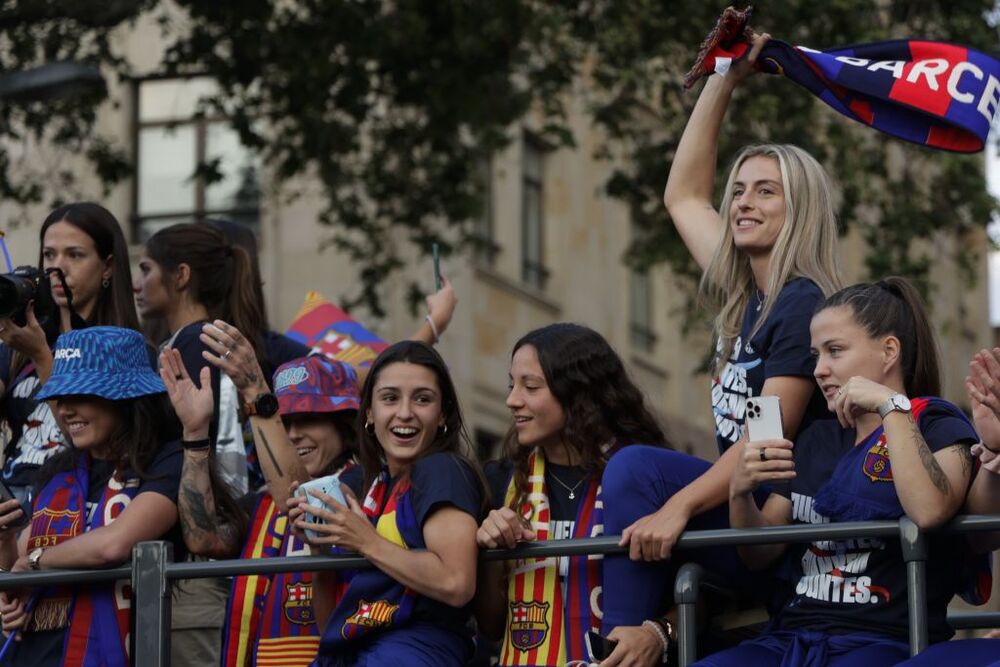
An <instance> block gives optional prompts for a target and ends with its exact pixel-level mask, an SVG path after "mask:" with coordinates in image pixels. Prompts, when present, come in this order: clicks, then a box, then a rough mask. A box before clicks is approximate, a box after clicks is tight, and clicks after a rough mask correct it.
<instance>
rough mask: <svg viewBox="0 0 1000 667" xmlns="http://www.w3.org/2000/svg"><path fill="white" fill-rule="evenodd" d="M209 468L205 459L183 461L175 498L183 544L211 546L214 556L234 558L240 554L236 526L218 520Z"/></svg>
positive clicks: (220, 518) (219, 518) (220, 519)
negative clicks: (221, 554)
mask: <svg viewBox="0 0 1000 667" xmlns="http://www.w3.org/2000/svg"><path fill="white" fill-rule="evenodd" d="M208 466H209V462H208V459H207V458H206V459H203V460H189V459H185V461H184V467H183V468H182V472H181V484H180V489H179V493H178V497H177V508H178V513H179V515H180V523H181V533H182V534H183V535H184V537H185V541H188V542H196V543H199V544H202V545H209V544H211V545H212V547H211V550H212V551H214V552H216V553H219V552H225V553H227V554H233V553H236V552H238V551H239V547H240V545H239V535H238V534H237V530H236V526H234V525H233V524H232V523H231V522H228V521H223V520H222V517H220V516H217V512H216V508H215V497H214V496H213V495H212V488H211V482H210V481H209V474H208ZM205 548H206V549H208V548H209V547H207V546H206V547H205Z"/></svg>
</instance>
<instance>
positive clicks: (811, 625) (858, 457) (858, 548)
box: [697, 278, 979, 667]
mask: <svg viewBox="0 0 1000 667" xmlns="http://www.w3.org/2000/svg"><path fill="white" fill-rule="evenodd" d="M810 328H811V336H812V347H813V350H814V351H815V352H816V354H817V362H816V370H815V379H816V383H817V385H818V386H819V388H820V390H821V391H822V392H823V395H824V397H825V398H826V400H827V405H828V407H829V410H830V412H831V413H833V415H832V416H831V417H830V418H829V419H826V420H822V421H817V422H814V423H813V424H812V425H810V426H809V427H808V428H806V429H805V430H803V431H802V432H801V433H800V434H799V435H798V437H797V438H796V439H795V445H794V447H793V445H792V443H791V442H790V441H788V440H764V441H751V442H749V443H747V445H746V449H745V452H744V454H743V456H741V457H740V459H739V461H738V464H737V468H736V472H735V474H734V475H733V480H732V484H731V487H730V500H729V513H730V522H731V523H732V525H733V526H735V527H739V528H750V527H759V526H775V525H784V524H788V523H803V524H825V523H828V522H837V521H861V520H891V519H898V518H900V517H902V516H903V515H906V516H908V517H909V518H910V519H912V520H913V522H914V523H916V524H917V526H919V527H920V528H921V529H923V530H929V529H931V528H934V527H936V526H939V525H940V524H942V523H944V522H945V521H947V520H948V519H950V518H951V517H952V516H954V515H955V514H956V513H957V512H958V510H959V508H960V507H961V506H962V504H963V502H964V501H965V497H966V491H967V490H968V488H969V483H970V481H971V476H972V470H973V465H972V457H971V454H970V448H971V446H972V445H973V444H974V443H976V442H978V440H979V438H978V436H977V435H976V432H975V429H974V428H973V427H972V424H971V423H970V422H969V420H968V419H966V417H965V416H964V415H963V413H962V411H961V410H960V409H959V408H958V407H956V406H955V405H952V404H951V403H948V402H947V401H945V400H943V399H940V398H937V394H938V393H939V391H940V377H939V372H938V361H937V351H936V346H935V343H934V338H933V333H932V331H931V327H930V324H929V322H928V320H927V315H926V312H925V311H924V308H923V305H922V303H921V301H920V297H919V295H918V294H917V293H916V290H915V289H914V288H913V286H912V285H910V284H909V283H908V282H907V281H906V280H905V279H902V278H888V279H886V280H882V281H879V282H877V283H872V284H860V285H854V286H852V287H848V288H846V289H844V290H841V291H839V292H837V293H836V294H834V295H832V296H831V297H830V298H828V299H827V300H826V301H825V302H824V304H823V306H822V308H821V309H820V310H819V311H818V312H817V313H816V315H815V316H814V317H813V318H812V323H811V327H810ZM763 484H771V485H774V487H773V488H774V491H773V492H772V493H770V495H769V496H768V498H767V500H766V502H765V503H764V505H763V507H762V508H761V507H759V503H758V502H757V500H755V499H754V497H753V494H754V491H755V490H756V489H758V487H760V486H761V485H763ZM928 541H929V549H930V557H929V558H928V561H927V565H928V568H929V572H928V574H927V583H928V591H927V605H928V629H929V632H930V638H931V641H932V642H938V641H943V640H945V639H947V638H948V637H949V636H950V635H951V634H952V630H951V628H949V627H948V624H947V622H946V620H945V615H946V612H947V607H948V603H949V601H950V600H951V598H952V597H953V596H954V595H955V594H956V593H959V592H962V591H963V590H964V586H965V584H966V582H967V581H971V580H972V579H974V577H968V576H967V575H968V574H969V573H968V572H966V571H964V570H963V567H962V566H961V564H962V563H963V562H966V560H965V558H964V556H965V551H966V549H967V548H968V547H967V546H966V545H965V544H964V541H962V540H955V539H954V538H953V537H950V536H947V535H936V534H933V533H932V534H931V535H929V537H928ZM787 548H788V545H786V544H774V545H756V546H744V547H741V548H740V554H741V556H742V557H743V559H744V561H745V562H746V564H747V566H748V567H750V568H751V569H754V570H757V569H761V568H763V567H766V566H768V565H769V564H771V563H773V562H775V561H776V560H777V559H778V558H779V557H781V556H782V555H783V554H784V552H785V551H786V549H787ZM901 549H902V547H901V545H900V543H899V541H898V540H881V539H848V540H818V541H816V542H813V543H811V544H810V545H808V547H807V548H806V549H805V550H804V552H803V554H802V556H801V558H800V559H798V561H797V571H796V572H795V574H796V577H795V578H796V585H795V591H794V595H793V596H792V597H791V599H790V600H789V601H788V602H787V603H786V604H785V605H784V607H783V608H782V609H781V610H780V612H779V613H778V614H777V616H776V618H775V621H774V622H773V623H772V625H771V626H770V627H769V629H768V631H767V632H766V633H764V634H763V635H761V637H760V638H758V639H754V640H751V641H748V642H744V643H743V644H741V645H740V646H738V647H736V648H734V649H730V650H727V651H723V652H721V653H718V654H715V655H712V656H709V657H708V658H706V659H705V660H702V661H700V662H698V663H697V664H698V665H701V666H703V667H730V666H733V667H735V666H736V665H746V664H753V665H762V666H766V665H775V666H777V665H779V664H792V663H794V664H809V665H815V666H816V667H823V666H824V665H830V666H831V667H833V666H834V665H852V666H853V665H862V666H864V665H890V664H896V663H897V662H899V661H901V660H905V659H906V657H907V656H908V655H909V644H908V641H907V639H908V636H909V634H908V631H909V626H908V609H907V594H906V587H907V583H906V568H905V565H904V562H903V555H902V551H901ZM791 560H793V559H790V561H791Z"/></svg>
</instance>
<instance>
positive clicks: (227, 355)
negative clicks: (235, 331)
mask: <svg viewBox="0 0 1000 667" xmlns="http://www.w3.org/2000/svg"><path fill="white" fill-rule="evenodd" d="M232 354H233V351H232V350H226V353H225V354H224V355H222V358H223V359H226V360H228V359H229V357H231V356H232Z"/></svg>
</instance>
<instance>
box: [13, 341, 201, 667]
mask: <svg viewBox="0 0 1000 667" xmlns="http://www.w3.org/2000/svg"><path fill="white" fill-rule="evenodd" d="M38 399H39V400H47V401H51V402H52V403H53V405H54V406H55V408H54V409H55V414H56V417H57V419H58V420H59V423H60V425H61V427H62V428H63V430H64V432H65V433H66V434H67V437H68V438H69V444H70V446H69V447H68V448H66V449H65V450H63V451H62V452H60V453H58V454H56V455H55V456H53V457H52V458H51V459H50V460H49V461H47V462H46V464H45V465H44V466H43V467H42V468H41V470H40V472H39V477H38V486H37V489H38V492H37V494H36V496H35V500H34V506H33V509H34V513H33V516H32V518H31V522H30V524H29V525H28V526H27V527H26V528H25V529H24V530H22V531H21V534H20V537H16V536H15V535H16V534H15V531H13V530H8V529H7V527H8V526H11V525H12V524H11V523H10V521H9V518H11V517H13V516H16V515H17V514H18V513H19V512H20V510H15V511H14V512H12V513H8V514H4V515H2V516H0V525H2V526H4V527H5V529H4V530H2V532H0V567H3V568H4V569H11V570H12V571H14V572H21V571H33V570H47V569H90V568H94V569H97V568H107V567H113V566H116V565H120V564H122V563H124V562H126V561H127V560H128V559H129V557H130V556H131V554H132V548H133V547H134V546H135V545H136V544H137V543H139V542H142V541H144V540H156V539H163V538H164V537H166V538H167V539H172V540H173V541H174V542H175V544H176V545H177V547H176V548H177V549H178V551H179V552H181V553H182V552H183V549H182V547H183V543H182V542H181V540H180V535H179V531H177V529H176V524H177V489H178V481H179V479H180V472H181V446H180V443H179V442H176V441H173V442H164V441H163V440H162V437H161V436H162V429H163V423H164V422H165V420H166V419H167V418H168V414H169V405H168V403H167V400H166V396H165V394H164V386H163V382H162V381H161V380H160V378H159V377H157V376H156V374H155V373H154V372H153V370H152V369H151V368H150V366H149V356H148V351H147V346H146V343H145V341H144V339H143V337H142V334H140V333H139V332H138V331H135V330H131V329H121V328H117V327H91V328H88V329H82V330H76V331H70V332H68V333H65V334H62V335H61V336H60V337H59V339H58V341H57V343H56V347H55V364H54V367H53V371H52V374H51V376H50V377H49V379H48V381H47V382H46V383H45V386H44V387H43V388H42V391H41V392H39V394H38ZM126 584H127V582H119V583H102V584H81V585H77V586H59V587H55V588H43V589H36V590H22V591H5V592H3V593H2V594H0V614H2V616H3V628H4V630H5V631H7V632H20V633H21V641H19V642H15V643H14V645H13V648H12V649H11V651H10V653H9V654H8V656H7V657H6V658H5V661H4V662H2V663H0V664H3V665H24V666H26V667H27V666H29V665H30V666H31V667H50V666H51V667H54V666H56V665H62V666H63V667H78V666H79V667H83V666H85V665H92V664H102V665H108V666H109V667H126V665H128V664H129V658H128V645H129V639H128V638H129V633H130V632H131V609H130V603H129V596H128V595H127V594H124V592H123V588H124V586H125V585H126Z"/></svg>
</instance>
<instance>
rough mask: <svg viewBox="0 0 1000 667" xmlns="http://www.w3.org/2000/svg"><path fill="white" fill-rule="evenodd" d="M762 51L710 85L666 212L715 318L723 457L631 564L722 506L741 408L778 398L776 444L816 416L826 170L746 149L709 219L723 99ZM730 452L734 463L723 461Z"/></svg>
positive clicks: (648, 524)
mask: <svg viewBox="0 0 1000 667" xmlns="http://www.w3.org/2000/svg"><path fill="white" fill-rule="evenodd" d="M765 42H766V37H764V38H757V39H756V40H755V44H754V47H753V49H752V50H751V52H750V54H749V55H748V56H747V58H745V59H744V60H742V61H740V62H738V63H735V64H734V66H733V67H732V69H730V71H729V72H728V73H727V74H726V75H725V76H722V75H714V76H711V77H709V78H708V82H707V83H706V84H705V88H704V90H703V91H702V93H701V96H700V97H699V99H698V103H697V105H696V106H695V108H694V111H693V112H692V114H691V119H690V120H689V121H688V125H687V128H685V130H684V135H683V136H682V137H681V140H680V143H679V144H678V146H677V151H676V153H675V155H674V159H673V163H672V165H671V168H670V176H669V178H668V180H667V187H666V192H665V193H664V196H663V201H664V204H665V205H666V207H667V210H668V211H669V213H670V217H671V218H672V219H673V221H674V225H676V227H677V231H678V233H679V234H680V237H681V239H683V241H684V243H685V245H687V247H688V250H690V251H691V254H692V255H693V256H694V260H695V261H696V262H697V263H698V265H699V266H700V267H701V269H702V271H703V274H702V279H701V294H702V296H703V297H705V299H706V300H707V301H708V302H710V303H712V305H713V307H714V308H715V309H716V313H717V314H716V318H715V335H716V339H717V341H718V350H717V354H716V358H715V362H714V365H713V369H712V371H713V372H712V411H713V413H714V415H715V424H716V439H717V441H718V445H719V452H720V454H721V455H722V456H721V457H720V459H719V460H718V462H717V463H716V465H714V466H713V467H712V468H711V470H710V471H708V473H707V474H705V475H703V476H702V477H701V478H700V479H698V481H697V482H695V483H694V484H691V485H689V486H688V487H687V488H684V489H682V490H681V491H679V492H678V493H676V494H674V495H672V496H669V497H668V498H664V499H663V500H664V501H665V504H664V505H663V506H662V508H660V509H659V511H656V512H655V513H653V514H651V515H649V516H646V517H643V518H641V519H639V520H638V521H636V522H635V524H633V525H632V526H630V527H629V528H628V530H626V532H625V541H626V542H633V543H634V544H635V545H636V546H635V548H633V550H632V555H633V557H639V556H642V557H643V558H647V559H648V558H663V557H665V556H666V555H667V554H668V553H669V552H670V549H671V547H672V546H673V543H674V541H675V540H676V539H677V537H678V536H679V535H680V533H681V532H682V531H683V530H684V527H685V526H686V525H687V522H688V520H689V519H690V518H691V517H693V516H696V515H698V514H700V513H701V512H704V511H706V510H708V509H711V508H713V507H717V506H719V505H721V504H722V503H724V502H725V500H726V490H727V488H728V483H729V478H730V476H731V474H732V471H733V468H734V466H735V460H736V458H737V457H738V456H739V452H740V451H742V444H739V445H737V446H736V447H732V446H733V445H734V444H737V443H738V442H739V441H740V438H741V436H742V432H743V419H744V411H745V406H746V400H747V398H749V397H751V396H761V395H774V396H779V397H780V398H781V406H782V410H781V412H782V420H783V425H784V433H785V435H786V436H788V437H793V436H794V435H795V433H796V432H797V431H798V430H799V429H801V428H804V427H805V426H807V425H808V424H809V422H810V421H812V420H813V419H816V418H820V417H822V416H823V410H824V408H823V402H822V397H821V396H819V395H818V393H817V392H816V387H815V385H814V383H813V382H812V379H811V375H812V367H813V361H812V357H811V356H810V354H809V331H808V326H809V318H810V317H811V316H812V313H813V311H814V310H815V308H816V306H818V305H819V303H820V301H822V299H823V297H824V296H825V295H828V294H831V293H832V292H834V291H835V290H836V289H838V288H839V287H840V269H839V266H838V262H837V221H836V215H835V213H834V209H833V190H832V187H831V185H830V182H829V179H828V177H827V175H826V172H825V171H824V170H823V167H822V166H821V165H820V164H819V163H818V162H817V161H816V160H815V159H814V158H813V157H812V156H810V155H809V154H808V153H806V152H805V151H803V150H802V149H800V148H797V147H795V146H790V145H777V144H768V145H761V146H750V147H747V148H744V149H743V150H742V151H741V152H740V153H739V155H738V156H737V157H736V160H735V162H734V164H733V167H732V170H731V171H730V173H729V177H728V180H727V182H726V188H725V190H724V191H723V198H722V203H721V206H720V207H719V209H718V211H717V210H716V209H715V208H714V205H713V202H712V197H713V195H714V191H715V168H716V164H715V158H716V155H717V153H718V143H719V131H720V128H721V126H722V122H723V119H724V117H725V113H726V108H727V106H728V105H729V100H730V97H731V96H732V94H733V91H734V90H735V89H736V87H737V85H738V84H739V83H740V82H741V81H742V80H743V79H745V78H746V77H747V76H748V75H749V74H750V73H751V72H753V63H754V61H755V60H756V58H757V54H759V53H760V49H761V48H762V47H763V45H764V43H765ZM731 449H732V450H737V451H732V452H730V451H729V450H731Z"/></svg>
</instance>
